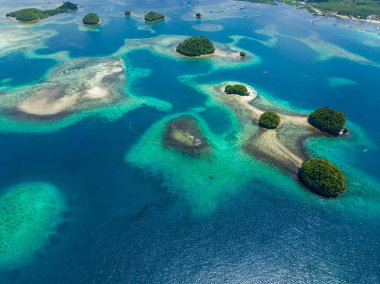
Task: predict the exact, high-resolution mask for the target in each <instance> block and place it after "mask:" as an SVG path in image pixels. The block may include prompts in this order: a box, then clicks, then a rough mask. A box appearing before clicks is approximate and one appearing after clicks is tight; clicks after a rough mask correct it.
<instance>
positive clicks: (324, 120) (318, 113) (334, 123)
mask: <svg viewBox="0 0 380 284" xmlns="http://www.w3.org/2000/svg"><path fill="white" fill-rule="evenodd" d="M345 122H346V116H345V115H344V113H342V112H340V111H336V110H333V109H329V108H328V107H322V108H319V109H317V110H315V111H314V112H313V113H311V114H310V116H309V123H310V124H311V125H313V126H314V127H316V128H318V129H320V130H322V131H325V132H328V133H330V134H333V135H338V134H339V133H340V132H341V131H342V130H343V129H344V124H345Z"/></svg>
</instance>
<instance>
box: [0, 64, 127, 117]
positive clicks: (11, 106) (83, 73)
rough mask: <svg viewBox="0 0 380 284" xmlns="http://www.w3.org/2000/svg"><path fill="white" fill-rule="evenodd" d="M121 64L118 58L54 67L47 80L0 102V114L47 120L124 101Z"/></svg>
mask: <svg viewBox="0 0 380 284" xmlns="http://www.w3.org/2000/svg"><path fill="white" fill-rule="evenodd" d="M124 85H125V76H124V64H123V62H122V60H120V59H118V58H98V59H92V58H91V59H90V58H79V59H73V60H70V61H68V62H67V63H63V64H61V65H59V66H58V67H56V68H55V69H54V70H53V71H52V72H51V73H50V74H49V78H48V79H47V80H46V81H45V82H43V83H40V84H36V85H34V86H31V87H30V88H27V89H26V90H22V91H21V93H20V94H17V95H15V94H12V95H11V96H4V97H2V99H0V105H1V106H2V112H3V114H6V115H7V116H11V117H14V118H18V119H31V118H34V119H38V120H46V119H47V120H51V119H57V118H62V117H65V116H67V115H69V114H71V113H73V112H78V111H83V110H87V109H91V108H95V107H98V106H101V105H105V104H110V103H112V102H115V101H116V100H119V99H125V98H126V97H125V94H124V90H123V88H124Z"/></svg>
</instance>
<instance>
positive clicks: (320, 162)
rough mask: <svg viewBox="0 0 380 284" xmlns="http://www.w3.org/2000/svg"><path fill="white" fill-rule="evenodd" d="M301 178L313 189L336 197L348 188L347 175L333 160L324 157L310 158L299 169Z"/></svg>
mask: <svg viewBox="0 0 380 284" xmlns="http://www.w3.org/2000/svg"><path fill="white" fill-rule="evenodd" d="M298 178H299V180H300V181H301V182H302V183H303V184H304V185H305V186H307V187H308V188H309V189H310V190H311V191H313V192H315V193H317V194H319V195H322V196H325V197H336V196H338V195H340V194H342V193H343V192H344V191H345V190H346V177H345V176H344V174H343V173H342V172H341V171H340V170H339V169H338V168H337V167H336V166H335V165H334V164H333V163H331V162H329V161H327V160H325V159H322V158H313V159H308V160H307V161H306V162H304V163H303V164H302V166H301V168H299V170H298Z"/></svg>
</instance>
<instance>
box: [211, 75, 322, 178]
mask: <svg viewBox="0 0 380 284" xmlns="http://www.w3.org/2000/svg"><path fill="white" fill-rule="evenodd" d="M231 84H242V83H241V82H224V83H222V84H219V85H218V86H216V87H215V90H216V95H217V96H218V97H220V98H221V99H222V100H223V101H224V102H226V103H227V104H228V106H229V107H230V108H231V107H232V109H233V110H234V111H235V112H236V114H237V115H238V116H240V117H241V118H242V119H243V120H244V123H248V121H251V122H253V123H254V124H255V125H257V126H258V120H259V118H260V115H261V114H263V113H264V112H265V110H264V109H261V108H259V107H258V106H256V105H255V99H257V98H258V96H259V95H258V93H257V92H256V90H255V89H254V88H252V87H251V86H248V85H246V84H243V85H245V86H246V87H247V89H248V91H249V95H248V96H239V95H230V94H226V93H225V92H224V90H225V87H226V86H227V85H231ZM279 115H280V117H281V123H280V125H279V126H278V128H277V129H263V128H261V127H260V128H259V129H258V131H257V132H256V133H252V135H250V137H249V138H248V140H247V141H245V142H243V144H244V146H243V148H244V149H245V151H246V152H247V153H248V154H250V155H252V156H254V157H256V158H259V159H261V160H263V161H265V162H269V163H270V164H273V165H275V166H277V167H279V168H281V169H283V170H286V171H288V172H290V173H292V174H297V171H298V168H299V167H300V166H301V165H302V163H303V162H304V160H305V158H306V156H307V155H306V149H305V148H304V147H303V142H304V141H305V140H306V139H307V137H309V136H312V135H316V134H317V133H318V132H317V131H315V129H314V128H313V127H312V126H311V125H310V124H309V123H308V121H307V116H304V115H289V114H285V113H279ZM287 125H292V127H295V128H296V129H299V130H300V131H298V132H297V133H298V135H297V133H296V134H295V135H293V136H292V140H293V141H291V143H296V144H297V146H295V147H289V146H287V145H286V144H287V143H289V141H283V140H282V138H281V137H280V136H279V133H281V131H285V130H284V126H287ZM305 132H306V133H309V136H307V135H305ZM294 141H296V142H294ZM299 141H301V143H299ZM292 148H293V149H292ZM294 148H297V149H296V151H295V150H294Z"/></svg>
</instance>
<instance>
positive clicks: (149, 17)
mask: <svg viewBox="0 0 380 284" xmlns="http://www.w3.org/2000/svg"><path fill="white" fill-rule="evenodd" d="M144 19H145V21H147V22H156V21H160V20H163V19H165V15H163V14H160V13H157V12H153V11H150V12H149V13H147V14H145V16H144Z"/></svg>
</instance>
